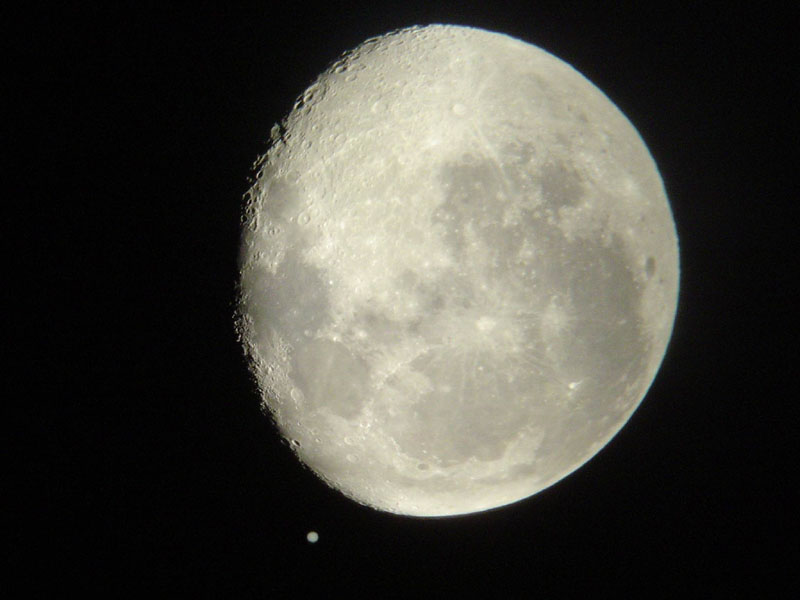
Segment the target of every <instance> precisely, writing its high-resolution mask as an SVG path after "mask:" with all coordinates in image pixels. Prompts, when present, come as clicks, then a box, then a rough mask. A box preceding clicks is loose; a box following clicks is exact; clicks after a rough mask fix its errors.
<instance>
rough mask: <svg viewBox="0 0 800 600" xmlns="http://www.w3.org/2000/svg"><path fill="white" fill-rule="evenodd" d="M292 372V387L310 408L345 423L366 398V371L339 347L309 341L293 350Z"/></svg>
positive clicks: (334, 344)
mask: <svg viewBox="0 0 800 600" xmlns="http://www.w3.org/2000/svg"><path fill="white" fill-rule="evenodd" d="M292 369H293V379H294V381H295V383H297V385H298V387H299V388H300V389H301V390H302V391H303V393H304V395H305V400H306V401H307V402H308V403H309V404H310V405H311V406H312V407H313V408H315V409H325V410H329V411H330V412H332V413H334V414H337V415H339V416H341V417H344V418H346V419H350V418H353V417H355V416H357V415H358V413H359V412H361V408H362V407H363V406H364V402H365V400H366V398H367V387H368V384H369V367H368V366H367V364H366V363H365V362H364V361H363V360H362V359H361V358H359V357H357V356H355V355H353V353H352V352H350V350H348V349H347V347H346V346H344V345H343V344H340V343H338V342H333V341H330V340H321V339H320V340H312V341H311V342H308V343H307V344H304V345H302V346H300V347H298V348H297V349H296V351H295V353H294V356H293V358H292Z"/></svg>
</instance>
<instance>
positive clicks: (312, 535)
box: [306, 531, 319, 544]
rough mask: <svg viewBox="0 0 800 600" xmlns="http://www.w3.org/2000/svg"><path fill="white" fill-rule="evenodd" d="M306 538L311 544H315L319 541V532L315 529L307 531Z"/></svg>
mask: <svg viewBox="0 0 800 600" xmlns="http://www.w3.org/2000/svg"><path fill="white" fill-rule="evenodd" d="M306 539H307V540H308V541H309V542H311V543H312V544H316V543H317V542H318V541H319V534H318V533H317V532H316V531H309V532H308V533H307V534H306Z"/></svg>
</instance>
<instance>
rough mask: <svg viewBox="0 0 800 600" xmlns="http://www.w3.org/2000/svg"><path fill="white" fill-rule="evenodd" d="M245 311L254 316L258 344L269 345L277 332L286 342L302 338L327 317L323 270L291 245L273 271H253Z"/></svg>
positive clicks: (321, 323)
mask: <svg viewBox="0 0 800 600" xmlns="http://www.w3.org/2000/svg"><path fill="white" fill-rule="evenodd" d="M250 276H252V277H253V281H252V284H251V285H250V286H249V289H250V292H249V295H248V301H247V312H248V314H249V315H250V316H251V317H252V319H253V324H254V326H255V331H256V335H257V343H258V344H259V345H260V346H261V345H263V344H264V343H267V344H269V343H270V340H271V337H272V336H271V335H270V332H271V331H277V332H278V333H279V334H280V335H281V336H282V337H283V339H284V340H286V341H287V342H288V343H289V344H292V345H295V344H297V343H299V342H300V341H301V340H303V339H304V337H305V336H304V332H305V331H312V332H313V331H316V330H317V329H318V328H319V327H321V326H322V325H323V324H324V323H325V322H326V321H327V319H328V314H329V312H330V301H329V298H328V294H327V286H326V282H327V280H326V278H325V277H324V273H323V272H322V271H321V270H320V269H317V268H315V267H313V266H311V265H308V264H307V263H306V262H305V261H304V260H303V258H302V256H301V254H300V250H299V249H298V248H296V247H290V248H289V249H288V250H287V252H286V256H285V258H284V260H283V261H282V262H281V264H280V266H279V267H278V270H277V272H276V273H275V274H272V273H270V272H269V271H267V270H265V269H262V270H257V269H256V270H253V271H252V272H251V275H250Z"/></svg>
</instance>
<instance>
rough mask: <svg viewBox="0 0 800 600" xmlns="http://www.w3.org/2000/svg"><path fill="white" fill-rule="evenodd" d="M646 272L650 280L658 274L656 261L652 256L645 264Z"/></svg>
mask: <svg viewBox="0 0 800 600" xmlns="http://www.w3.org/2000/svg"><path fill="white" fill-rule="evenodd" d="M644 272H645V274H646V275H647V278H648V279H650V278H651V277H652V276H653V274H654V273H655V272H656V259H655V258H653V257H652V256H648V257H647V260H646V261H645V262H644Z"/></svg>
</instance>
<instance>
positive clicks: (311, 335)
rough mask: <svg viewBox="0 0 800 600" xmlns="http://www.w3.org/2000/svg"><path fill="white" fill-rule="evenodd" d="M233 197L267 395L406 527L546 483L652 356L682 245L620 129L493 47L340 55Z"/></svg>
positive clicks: (646, 162) (283, 423) (302, 448)
mask: <svg viewBox="0 0 800 600" xmlns="http://www.w3.org/2000/svg"><path fill="white" fill-rule="evenodd" d="M256 168H257V177H256V179H255V183H254V185H253V187H252V189H251V190H250V191H249V193H248V194H247V196H246V199H245V201H246V202H245V211H244V229H243V243H242V256H241V269H242V270H241V281H240V306H239V311H238V327H239V331H240V336H241V339H242V341H243V344H244V346H245V349H246V352H247V354H248V356H249V357H250V360H251V364H252V370H253V372H254V374H255V377H256V379H257V381H258V385H259V388H260V391H261V393H262V395H263V406H264V408H265V411H268V412H269V413H270V414H271V416H272V418H273V419H274V421H275V423H276V424H277V426H278V428H279V429H280V431H281V433H282V435H283V436H285V438H286V439H287V440H289V441H290V443H291V446H292V448H293V449H294V450H295V452H296V453H297V455H298V457H299V458H300V460H302V462H303V463H304V464H305V465H307V466H308V467H309V468H310V469H312V470H313V471H314V472H315V473H317V474H318V475H319V476H320V477H321V478H322V479H323V480H324V481H325V482H327V483H328V484H329V485H331V486H332V487H334V488H336V489H338V490H340V491H341V492H343V493H344V494H346V495H347V496H348V497H350V498H352V499H354V500H356V501H357V502H360V503H362V504H365V505H368V506H372V507H374V508H377V509H380V510H384V511H390V512H394V513H401V514H407V515H418V516H442V515H455V514H463V513H471V512H476V511H482V510H486V509H490V508H494V507H498V506H502V505H506V504H509V503H512V502H516V501H518V500H521V499H523V498H526V497H528V496H531V495H532V494H535V493H536V492H538V491H540V490H542V489H544V488H546V487H548V486H550V485H552V484H553V483H555V482H557V481H559V480H560V479H562V478H563V477H565V476H566V475H568V474H569V473H571V472H572V471H574V470H575V469H577V468H578V467H580V466H581V465H582V464H584V463H585V462H586V461H587V460H589V459H590V458H591V457H592V456H593V455H595V454H596V453H597V452H598V451H599V450H600V449H601V448H602V447H603V446H604V445H605V444H606V443H608V441H609V440H610V439H611V438H612V437H613V436H614V435H615V434H616V433H617V432H618V431H619V430H620V428H621V427H622V426H623V425H624V424H625V423H626V421H627V420H628V419H629V417H630V416H631V413H632V412H633V411H634V410H635V409H636V407H637V406H638V405H639V403H640V402H641V401H642V399H643V397H644V395H645V393H646V392H647V390H648V388H649V386H650V384H651V383H652V381H653V378H654V377H655V375H656V372H657V370H658V368H659V366H660V364H661V361H662V359H663V356H664V353H665V351H666V347H667V343H668V341H669V338H670V335H671V332H672V326H673V321H674V317H675V309H676V301H677V292H678V243H677V237H676V233H675V225H674V221H673V217H672V214H671V211H670V207H669V204H668V201H667V197H666V194H665V191H664V187H663V184H662V181H661V178H660V176H659V173H658V170H657V168H656V165H655V164H654V161H653V159H652V157H651V155H650V153H649V151H648V149H647V147H646V146H645V144H644V142H643V141H642V139H641V138H640V136H639V134H638V133H637V131H636V130H635V129H634V127H633V126H632V124H631V123H630V122H629V121H628V120H627V119H626V118H625V116H624V115H623V114H622V113H621V112H620V111H619V109H618V108H617V107H616V106H615V105H614V104H613V103H612V102H611V101H610V100H609V99H608V98H607V97H606V96H605V95H604V94H603V93H602V92H601V91H600V90H599V89H597V88H596V87H595V86H594V85H593V84H592V83H591V82H589V81H588V80H587V79H586V78H584V77H583V76H582V75H581V74H579V73H578V72H577V71H576V70H574V69H573V68H572V67H570V66H569V65H568V64H566V63H564V62H562V61H561V60H559V59H558V58H556V57H554V56H553V55H551V54H549V53H547V52H545V51H544V50H541V49H539V48H537V47H535V46H532V45H530V44H527V43H524V42H522V41H519V40H516V39H513V38H511V37H508V36H506V35H502V34H498V33H492V32H488V31H484V30H480V29H473V28H468V27H455V26H442V25H436V26H429V27H415V28H410V29H405V30H401V31H397V32H393V33H390V34H387V35H385V36H382V37H379V38H375V39H371V40H368V41H366V42H365V43H364V44H362V45H361V46H359V47H358V48H356V49H355V50H353V51H351V52H349V53H347V54H345V55H344V56H343V57H342V58H341V59H339V60H338V61H336V62H335V63H334V64H333V65H331V67H330V68H329V69H327V70H326V71H325V72H324V73H323V74H322V75H321V76H320V77H319V78H318V79H317V80H316V81H315V82H314V83H313V84H312V85H311V86H310V87H309V88H308V90H307V91H306V92H305V93H304V94H303V95H302V96H301V97H300V98H299V99H298V101H297V103H296V105H295V106H294V109H293V110H292V111H291V112H290V114H289V115H288V117H287V118H286V119H285V120H284V121H283V122H282V123H281V124H280V125H276V126H275V128H273V132H272V141H271V146H270V148H269V150H268V151H267V153H266V154H265V156H263V157H262V158H261V159H259V161H258V162H257V163H256Z"/></svg>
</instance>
